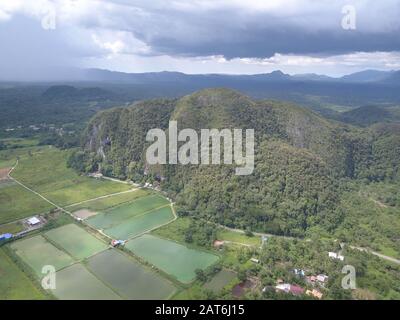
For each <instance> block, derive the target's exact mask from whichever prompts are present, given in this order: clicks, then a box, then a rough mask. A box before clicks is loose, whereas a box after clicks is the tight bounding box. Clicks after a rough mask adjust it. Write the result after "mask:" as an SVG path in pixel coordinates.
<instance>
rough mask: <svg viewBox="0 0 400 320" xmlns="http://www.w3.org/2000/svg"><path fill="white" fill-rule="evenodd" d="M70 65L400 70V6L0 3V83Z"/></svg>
mask: <svg viewBox="0 0 400 320" xmlns="http://www.w3.org/2000/svg"><path fill="white" fill-rule="evenodd" d="M346 5H351V6H352V7H351V8H350V9H352V8H354V9H355V18H356V19H355V20H354V21H353V20H348V19H347V18H348V17H350V19H351V18H352V17H353V16H352V11H348V10H350V9H348V7H345V6H346ZM343 9H345V11H343ZM348 14H350V15H348ZM343 19H345V21H347V24H346V25H347V26H349V25H350V26H352V23H354V24H355V29H344V28H343V26H342V24H343V23H342V22H343V21H342V20H343ZM349 21H350V22H349ZM68 67H96V68H103V69H110V70H117V71H124V72H147V71H163V70H168V71H181V72H185V73H236V74H239V73H240V74H245V73H246V74H251V73H264V72H271V71H273V70H277V69H279V70H282V71H283V72H286V73H290V74H294V73H311V72H314V73H321V74H328V75H333V76H339V75H343V74H348V73H352V72H355V71H360V70H364V69H380V70H392V69H400V0H382V1H377V0H103V1H97V0H53V1H51V0H0V79H5V78H7V79H23V78H25V79H28V80H29V79H35V78H46V77H51V76H54V73H55V72H57V73H63V72H66V71H65V70H66V69H67V68H68Z"/></svg>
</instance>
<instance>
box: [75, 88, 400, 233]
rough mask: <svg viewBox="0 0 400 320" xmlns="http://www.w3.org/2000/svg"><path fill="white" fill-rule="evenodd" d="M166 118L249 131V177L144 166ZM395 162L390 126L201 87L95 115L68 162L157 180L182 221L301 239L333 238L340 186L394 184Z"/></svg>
mask: <svg viewBox="0 0 400 320" xmlns="http://www.w3.org/2000/svg"><path fill="white" fill-rule="evenodd" d="M170 120H176V121H177V122H178V127H179V129H183V128H193V129H197V130H199V129H201V128H217V129H222V128H242V129H254V130H255V138H256V147H255V149H256V150H255V155H256V159H255V170H254V172H253V174H252V175H249V176H236V175H235V174H234V173H235V171H234V168H235V166H226V165H199V166H182V165H165V166H149V165H147V164H146V163H145V150H146V148H147V146H148V143H146V142H145V137H146V133H147V131H148V130H149V129H152V128H162V129H166V128H167V127H168V123H169V121H170ZM399 155H400V128H399V126H398V125H396V124H393V125H391V126H384V127H382V126H380V125H375V126H372V127H368V128H365V129H360V128H356V127H352V126H350V125H346V124H343V123H340V122H334V121H330V120H327V119H325V118H322V117H321V116H319V115H317V114H315V113H313V112H311V111H309V110H307V109H304V108H301V107H297V106H295V105H290V104H286V103H280V102H274V101H255V100H252V99H250V98H249V97H247V96H244V95H242V94H240V93H238V92H236V91H232V90H228V89H207V90H203V91H199V92H197V93H194V94H192V95H189V96H185V97H183V98H181V99H177V100H151V101H145V102H140V103H136V104H134V105H132V106H131V107H129V108H116V109H110V110H106V111H102V112H100V113H98V114H97V115H96V116H95V117H94V118H93V119H92V120H91V122H90V123H89V125H88V127H87V129H86V132H85V137H84V141H83V151H79V152H77V153H76V154H75V155H74V156H73V157H72V158H71V159H70V160H69V163H70V165H71V166H73V167H75V168H77V169H79V170H81V171H93V170H97V169H98V168H100V169H101V170H102V171H103V173H104V174H106V175H110V176H115V177H118V178H123V179H125V178H128V179H133V180H135V181H139V182H145V181H148V182H155V181H160V183H161V186H162V188H163V189H164V190H166V191H167V192H169V193H170V195H171V196H172V197H174V198H175V199H176V201H177V204H178V205H179V207H180V214H190V215H198V216H201V217H203V218H206V219H209V220H212V221H216V222H218V223H221V224H225V225H228V226H233V227H242V228H246V227H247V228H251V229H252V230H258V231H264V232H273V233H277V234H290V235H296V236H303V235H304V234H305V233H306V232H307V230H309V229H310V228H313V227H318V228H323V229H324V230H327V231H328V232H330V231H333V230H335V229H336V228H337V227H338V226H339V225H340V224H341V223H342V222H343V219H344V214H345V213H344V212H343V210H342V209H341V207H340V206H338V202H339V201H340V197H341V194H342V192H343V183H342V182H343V181H348V180H358V181H381V180H396V179H398V176H399V163H400V159H399Z"/></svg>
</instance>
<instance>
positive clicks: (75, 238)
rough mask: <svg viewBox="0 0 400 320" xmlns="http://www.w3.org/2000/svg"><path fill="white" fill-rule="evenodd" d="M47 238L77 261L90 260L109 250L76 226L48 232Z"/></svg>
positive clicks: (71, 225)
mask: <svg viewBox="0 0 400 320" xmlns="http://www.w3.org/2000/svg"><path fill="white" fill-rule="evenodd" d="M44 235H45V237H46V238H47V239H49V240H50V241H51V242H53V243H55V244H56V245H57V246H59V247H61V248H63V249H64V250H65V251H67V252H68V253H69V254H70V255H71V256H72V257H74V258H76V259H84V258H88V257H90V256H92V255H94V254H96V253H98V252H100V251H103V250H105V249H107V247H108V246H107V245H106V244H105V243H103V242H102V241H101V240H99V239H97V238H96V237H95V236H93V235H91V234H89V233H88V232H86V231H85V230H83V229H82V228H80V227H78V226H77V225H75V224H68V225H65V226H62V227H60V228H57V229H53V230H50V231H48V232H46V233H45V234H44Z"/></svg>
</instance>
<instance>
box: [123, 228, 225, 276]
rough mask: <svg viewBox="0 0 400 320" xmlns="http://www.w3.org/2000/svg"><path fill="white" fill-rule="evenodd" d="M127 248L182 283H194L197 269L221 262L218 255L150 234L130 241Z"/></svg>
mask: <svg viewBox="0 0 400 320" xmlns="http://www.w3.org/2000/svg"><path fill="white" fill-rule="evenodd" d="M126 248H127V249H129V250H130V251H132V252H133V253H134V254H135V255H137V256H139V257H141V258H143V259H144V260H146V261H147V262H149V263H151V264H153V265H155V266H156V267H157V268H159V269H161V270H163V271H164V272H166V273H168V274H170V275H171V276H172V277H174V278H176V279H177V280H178V281H180V282H182V283H190V282H192V281H193V280H194V279H195V276H196V273H195V271H196V269H203V270H204V269H206V268H207V267H209V266H211V265H213V264H214V263H216V262H217V261H218V260H219V257H218V256H217V255H214V254H211V253H208V252H205V251H200V250H196V249H191V248H188V247H186V246H184V245H182V244H179V243H177V242H174V241H171V240H166V239H162V238H158V237H155V236H152V235H149V234H144V235H142V236H140V237H138V238H135V239H132V240H130V241H129V242H128V243H127V244H126Z"/></svg>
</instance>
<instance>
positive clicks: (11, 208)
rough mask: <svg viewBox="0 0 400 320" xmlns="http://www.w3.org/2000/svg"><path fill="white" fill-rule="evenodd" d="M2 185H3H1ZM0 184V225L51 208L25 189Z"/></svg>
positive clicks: (13, 185)
mask: <svg viewBox="0 0 400 320" xmlns="http://www.w3.org/2000/svg"><path fill="white" fill-rule="evenodd" d="M2 184H3V183H2ZM2 184H0V224H2V223H6V222H11V221H15V220H17V219H22V218H26V217H29V216H33V215H35V214H38V213H43V212H46V211H49V210H50V209H51V208H53V206H52V205H51V204H49V203H48V202H46V201H44V200H43V199H41V198H40V197H38V196H37V195H35V194H33V193H31V192H29V191H28V190H26V189H25V188H23V187H21V186H19V185H17V184H15V183H6V184H7V185H5V186H1V185H2Z"/></svg>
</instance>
